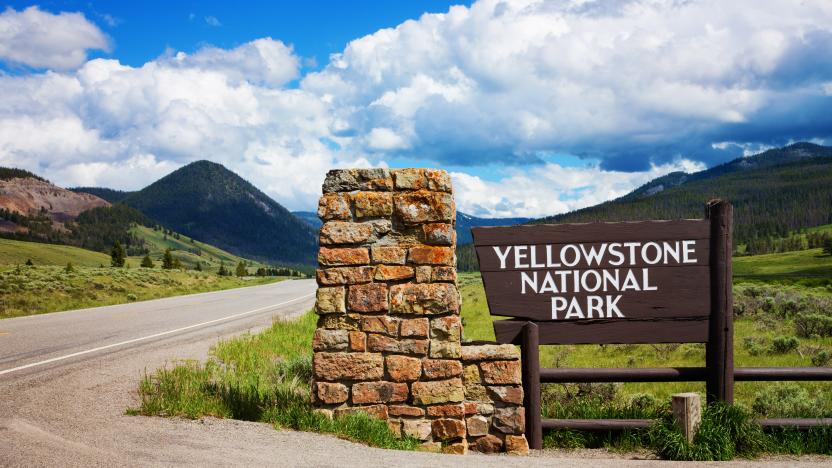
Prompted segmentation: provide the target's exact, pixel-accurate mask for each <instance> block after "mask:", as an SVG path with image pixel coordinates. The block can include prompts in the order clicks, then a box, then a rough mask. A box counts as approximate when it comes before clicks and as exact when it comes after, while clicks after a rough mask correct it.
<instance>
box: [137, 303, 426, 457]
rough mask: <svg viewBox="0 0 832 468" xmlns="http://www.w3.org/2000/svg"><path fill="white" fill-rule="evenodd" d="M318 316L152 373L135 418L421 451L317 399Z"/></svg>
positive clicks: (230, 342)
mask: <svg viewBox="0 0 832 468" xmlns="http://www.w3.org/2000/svg"><path fill="white" fill-rule="evenodd" d="M315 324H316V315H315V314H314V313H312V312H309V313H307V314H305V315H304V316H303V317H301V318H300V319H298V320H296V321H291V322H275V323H274V325H272V327H271V328H269V329H268V330H266V331H264V332H262V333H258V334H247V335H243V336H240V337H237V338H232V339H229V340H225V341H221V342H219V343H218V344H217V345H216V346H214V347H213V348H212V350H211V353H210V357H209V359H208V360H207V361H206V362H204V363H200V362H196V361H185V362H180V363H176V364H174V365H172V366H165V367H163V368H161V369H158V370H156V371H155V372H153V373H150V374H146V375H145V376H144V378H143V379H142V381H141V383H140V385H139V397H140V399H141V403H140V405H139V406H138V407H137V408H131V409H129V410H128V413H129V414H142V415H148V416H154V415H155V416H180V417H186V418H199V417H203V416H215V417H219V418H234V419H241V420H246V421H261V422H267V423H270V424H273V425H274V426H275V427H276V428H286V429H294V430H299V431H310V432H320V433H330V434H335V435H337V436H339V437H342V438H345V439H349V440H354V441H359V442H364V443H366V444H369V445H371V446H375V447H386V448H394V449H402V450H414V449H416V448H417V447H418V446H419V442H418V441H417V440H415V439H412V438H409V437H408V438H401V439H399V438H397V437H395V435H394V434H393V433H392V432H391V431H390V429H389V428H388V427H387V424H386V423H385V422H383V421H379V420H377V419H373V418H370V417H368V416H367V415H364V414H361V413H358V414H349V415H345V416H342V417H338V418H335V419H329V418H328V417H326V416H324V415H323V414H320V413H317V412H315V411H314V408H313V406H312V404H311V402H310V395H309V391H310V382H311V378H312V349H311V346H310V341H311V337H312V334H313V333H314V331H315Z"/></svg>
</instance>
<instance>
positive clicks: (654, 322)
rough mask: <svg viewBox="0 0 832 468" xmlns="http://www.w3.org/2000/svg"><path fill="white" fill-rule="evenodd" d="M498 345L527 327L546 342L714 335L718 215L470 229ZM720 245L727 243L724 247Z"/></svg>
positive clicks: (652, 340) (636, 340)
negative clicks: (534, 326)
mask: <svg viewBox="0 0 832 468" xmlns="http://www.w3.org/2000/svg"><path fill="white" fill-rule="evenodd" d="M471 232H472V234H473V237H474V245H475V247H476V252H477V258H478V260H479V264H480V271H481V273H482V279H483V283H484V285H485V292H486V297H487V300H488V306H489V310H490V312H491V314H492V315H498V316H508V317H515V318H516V319H515V320H505V321H495V322H494V328H495V332H496V335H497V340H498V341H500V342H509V343H512V342H514V343H519V339H520V338H519V337H520V333H521V328H522V326H523V324H525V323H526V322H527V321H534V322H536V323H537V324H538V326H539V330H540V331H539V333H540V342H541V344H547V343H551V344H554V343H560V344H574V343H599V344H603V343H662V342H677V343H679V342H706V341H708V336H709V329H708V322H709V319H710V316H711V302H712V294H711V288H712V277H711V266H712V265H711V264H712V258H713V254H714V252H713V251H712V250H713V249H714V248H715V247H714V242H713V238H712V220H710V219H696V220H675V221H643V222H624V223H588V224H556V225H524V226H512V227H480V228H473V229H472V230H471ZM717 248H719V247H717Z"/></svg>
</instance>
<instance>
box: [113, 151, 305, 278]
mask: <svg viewBox="0 0 832 468" xmlns="http://www.w3.org/2000/svg"><path fill="white" fill-rule="evenodd" d="M123 203H125V204H127V205H129V206H132V207H134V208H136V209H138V210H139V211H141V212H142V213H144V214H146V215H147V216H149V217H151V218H153V219H154V220H156V221H158V222H159V223H161V224H162V225H164V226H165V227H167V228H170V229H173V230H175V231H178V232H180V233H182V234H185V235H186V236H188V237H193V238H194V239H197V240H199V241H202V242H205V243H208V244H213V245H216V246H217V247H220V248H222V249H224V250H227V251H229V252H231V253H233V254H235V255H240V256H244V257H248V258H254V259H258V260H264V261H270V262H281V263H303V264H313V263H314V262H315V253H316V250H317V246H316V242H317V240H316V239H317V236H316V234H315V232H314V230H313V229H312V228H311V227H310V226H309V225H308V224H306V223H305V222H303V221H301V220H299V219H298V218H296V217H295V216H294V215H292V214H291V213H290V212H289V211H288V210H286V208H284V207H283V206H281V205H280V204H278V203H277V202H275V201H274V200H272V199H271V198H269V197H268V196H267V195H266V194H264V193H263V192H261V191H260V190H258V189H257V188H255V187H254V186H253V185H251V184H250V183H249V182H247V181H245V180H243V179H242V178H241V177H240V176H238V175H237V174H235V173H233V172H231V171H229V170H228V169H226V168H225V167H223V166H222V165H220V164H216V163H212V162H209V161H198V162H194V163H191V164H189V165H187V166H185V167H183V168H180V169H178V170H176V171H174V172H172V173H171V174H168V175H167V176H165V177H163V178H161V179H159V180H158V181H156V182H154V183H153V184H151V185H149V186H147V187H145V188H144V189H142V190H140V191H138V192H135V193H133V194H131V195H130V196H128V197H126V198H125V199H124V200H123Z"/></svg>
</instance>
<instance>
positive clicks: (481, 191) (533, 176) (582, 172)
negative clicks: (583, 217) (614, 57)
mask: <svg viewBox="0 0 832 468" xmlns="http://www.w3.org/2000/svg"><path fill="white" fill-rule="evenodd" d="M703 169H705V165H704V164H702V163H700V162H696V161H690V160H686V159H683V160H677V161H674V162H672V163H668V164H663V165H660V166H657V165H653V166H651V167H650V169H649V170H647V171H643V172H622V171H609V170H604V169H602V168H601V167H599V166H598V165H597V164H596V165H589V166H585V167H564V166H561V165H559V164H553V163H548V164H544V165H540V166H535V167H533V168H531V169H528V170H517V169H515V170H510V171H509V174H507V175H506V176H505V177H502V178H500V179H499V180H496V181H489V180H483V179H482V178H480V177H477V176H474V175H470V174H466V173H464V172H453V173H452V174H451V176H452V178H453V182H454V189H455V191H456V198H457V208H458V209H459V210H460V211H462V212H464V213H468V214H471V215H474V216H485V217H513V216H525V217H540V216H543V215H545V214H550V215H551V214H557V213H565V212H567V211H572V210H577V209H579V208H584V207H587V206H592V205H595V204H598V203H602V202H605V201H607V200H611V199H613V198H618V197H620V196H622V195H626V194H627V193H629V192H630V191H632V190H633V188H635V187H638V186H640V185H643V184H645V183H647V182H649V181H650V180H652V179H654V178H656V177H660V176H663V175H665V174H668V173H670V172H674V171H684V172H696V171H700V170H703Z"/></svg>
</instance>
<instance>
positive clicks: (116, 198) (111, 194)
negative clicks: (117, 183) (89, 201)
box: [69, 187, 136, 203]
mask: <svg viewBox="0 0 832 468" xmlns="http://www.w3.org/2000/svg"><path fill="white" fill-rule="evenodd" d="M69 190H72V191H73V192H75V193H89V194H90V195H95V196H96V197H98V198H101V199H104V200H107V201H108V202H110V203H118V202H120V201H122V200H124V199H125V198H127V197H129V196H130V195H132V194H134V193H136V192H125V191H122V190H113V189H110V188H104V187H71V188H70V189H69Z"/></svg>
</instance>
